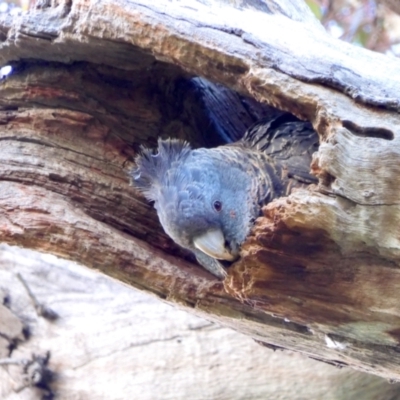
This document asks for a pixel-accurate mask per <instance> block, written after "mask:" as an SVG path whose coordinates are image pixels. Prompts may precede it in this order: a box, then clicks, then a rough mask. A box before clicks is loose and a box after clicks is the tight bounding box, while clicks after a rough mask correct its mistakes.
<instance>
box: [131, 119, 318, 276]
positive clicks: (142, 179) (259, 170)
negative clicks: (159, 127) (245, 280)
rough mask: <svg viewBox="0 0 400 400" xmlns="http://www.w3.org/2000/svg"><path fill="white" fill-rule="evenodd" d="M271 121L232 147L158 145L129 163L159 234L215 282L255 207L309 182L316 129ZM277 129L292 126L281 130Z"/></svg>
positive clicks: (171, 141)
mask: <svg viewBox="0 0 400 400" xmlns="http://www.w3.org/2000/svg"><path fill="white" fill-rule="evenodd" d="M285 115H287V114H285ZM286 118H287V117H286ZM293 118H294V117H293ZM274 121H275V120H273V121H272V122H271V121H260V122H259V123H257V124H256V125H254V126H253V127H251V128H250V129H249V130H248V131H247V132H246V134H245V136H244V137H243V139H242V140H240V141H239V142H236V143H233V144H227V145H224V146H220V147H217V148H213V149H205V148H200V149H191V147H190V146H189V144H188V143H186V142H182V141H179V140H175V139H167V140H161V139H160V140H159V141H158V152H157V153H156V154H154V153H153V151H152V150H149V149H143V150H142V154H141V155H139V156H138V157H137V158H136V160H135V162H136V165H137V169H136V170H135V171H134V173H133V174H132V175H133V183H134V185H135V186H136V187H137V188H139V189H140V190H141V191H142V192H143V193H144V195H145V196H146V197H147V199H148V200H150V201H154V206H155V208H156V210H157V214H158V217H159V220H160V222H161V225H162V226H163V228H164V230H165V232H166V233H167V234H168V235H169V236H170V237H171V238H172V239H173V240H174V241H175V242H176V243H178V244H179V245H181V246H182V247H185V248H187V249H190V250H192V251H193V252H194V254H195V255H196V258H197V260H198V261H199V263H200V264H201V265H203V266H204V267H205V268H206V269H207V270H209V271H210V272H211V273H213V274H214V275H216V276H218V277H219V278H223V277H224V276H225V275H226V272H225V269H224V267H223V266H222V264H221V263H220V262H219V261H218V260H226V261H233V260H235V259H236V258H237V257H238V254H239V249H240V245H241V244H242V243H243V241H244V240H245V239H246V237H247V235H248V234H249V232H250V229H251V227H252V225H253V223H254V220H255V219H256V218H257V217H258V216H259V215H260V211H261V207H262V206H263V205H264V204H266V203H268V202H270V201H272V200H273V199H274V198H277V197H280V196H282V195H286V194H288V193H289V192H290V190H291V189H292V188H293V186H296V187H298V186H299V185H302V186H304V185H307V184H309V183H311V182H314V181H315V178H314V177H313V176H312V175H310V174H309V172H308V171H309V168H310V162H311V155H312V152H313V151H314V150H315V147H316V146H315V143H318V137H317V135H316V133H315V131H313V130H312V128H311V127H310V125H309V124H308V123H304V122H301V121H298V120H297V119H296V121H284V122H283V123H281V124H278V125H277V127H279V128H280V129H277V128H276V127H273V126H271V125H272V124H273V123H274ZM284 124H286V125H287V124H291V125H290V129H286V132H283V131H284V129H283V130H282V125H284ZM293 124H297V125H298V124H300V125H299V126H295V125H293ZM305 124H307V126H305ZM286 128H288V126H287V127H286ZM301 128H302V129H301ZM305 128H306V129H305ZM296 129H298V130H299V131H300V132H303V133H304V134H303V140H300V139H299V138H300V137H301V136H302V135H301V133H299V132H297V134H296V135H294V132H295V131H296ZM279 132H280V133H281V134H282V133H284V134H283V136H282V137H280V135H279V134H278V133H279ZM274 136H275V138H274ZM291 136H292V137H291ZM310 137H311V139H310ZM292 143H297V145H296V146H295V147H296V149H295V151H293V146H291V144H292ZM290 149H292V150H290Z"/></svg>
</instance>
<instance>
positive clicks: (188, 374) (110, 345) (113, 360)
mask: <svg viewBox="0 0 400 400" xmlns="http://www.w3.org/2000/svg"><path fill="white" fill-rule="evenodd" d="M17 272H18V273H19V274H20V275H21V276H22V277H23V279H24V280H25V281H26V282H27V284H28V285H29V288H30V290H31V291H32V293H33V294H34V295H35V296H36V298H37V300H38V301H39V302H41V303H42V304H44V305H46V306H47V307H51V308H52V309H53V310H54V311H55V312H57V314H58V316H59V318H58V320H56V321H54V322H51V321H47V320H45V319H43V318H41V317H38V316H37V314H36V313H35V310H34V307H33V304H32V302H31V301H30V299H29V296H28V294H27V292H26V290H25V289H24V287H23V286H22V284H21V283H20V282H19V281H18V279H17V278H16V276H15V274H16V273H17ZM44 277H46V282H45V283H44V282H43V278H44ZM0 279H1V284H0V285H1V286H4V287H7V288H8V289H7V292H8V296H9V299H10V307H11V311H10V310H9V309H8V308H6V307H2V306H1V305H0V312H1V311H2V310H3V309H4V310H5V311H6V312H8V313H9V314H11V315H13V317H14V319H16V321H17V324H19V325H22V324H21V322H20V319H21V320H22V321H24V324H25V325H26V326H27V327H28V328H29V329H30V332H31V335H30V337H29V339H28V340H25V341H24V340H21V339H20V342H19V344H18V346H17V348H16V349H15V350H14V351H13V352H12V358H13V359H14V360H22V359H29V358H30V357H31V354H32V353H33V352H34V353H36V354H37V355H42V354H45V353H46V352H47V351H50V352H51V357H50V363H49V367H50V368H51V370H52V372H53V373H54V374H56V379H54V380H53V381H52V382H51V384H50V385H49V386H50V388H51V390H52V391H53V393H54V394H55V398H56V399H58V398H59V399H63V400H70V399H71V400H72V399H74V400H75V399H79V400H104V399H107V400H116V399H126V398H140V399H141V400H146V399H149V400H154V399H162V400H167V399H173V400H175V399H186V398H190V399H192V400H201V399H217V398H218V399H221V400H222V399H226V400H230V399H252V400H256V399H260V400H264V399H269V398H273V399H276V400H285V399H300V398H304V399H309V398H318V399H321V400H359V399H363V400H390V399H396V398H398V395H399V393H400V384H394V385H393V384H390V383H389V382H387V381H385V380H384V379H382V378H379V377H374V376H371V375H367V374H363V373H360V372H358V371H352V370H351V369H349V368H336V367H333V366H331V365H327V364H322V363H320V362H317V361H314V360H310V359H309V358H307V357H302V356H301V355H299V354H293V353H290V352H282V351H279V350H277V351H275V352H274V351H272V350H269V349H262V348H261V347H260V346H259V345H258V344H257V343H255V342H254V341H253V340H251V338H248V337H245V336H243V335H240V334H238V333H237V332H234V331H232V330H231V329H227V328H224V327H222V326H218V325H216V324H213V323H210V322H208V321H205V320H203V319H201V318H197V317H195V316H193V315H189V314H188V313H186V312H184V311H182V310H179V309H177V308H173V307H170V306H168V305H167V304H162V303H161V302H160V301H158V300H157V299H155V298H151V297H150V296H148V295H145V294H144V293H143V294H142V293H139V292H137V291H133V290H131V289H130V288H129V287H126V286H124V285H122V284H121V283H120V282H116V281H113V280H111V279H109V278H107V277H105V276H102V275H100V274H99V273H96V272H94V271H93V272H92V271H89V270H87V269H84V268H83V267H81V266H79V265H76V264H73V263H69V262H66V261H64V260H60V259H56V258H54V257H48V256H47V255H41V254H38V253H36V254H35V253H33V252H31V251H26V250H25V251H22V250H21V249H16V248H4V246H3V247H1V248H0ZM12 313H14V314H12ZM15 315H17V316H18V317H19V318H20V319H18V318H17V317H16V316H15ZM8 326H9V325H8ZM16 331H17V330H16ZM4 333H6V334H7V335H9V336H11V335H12V336H14V337H15V336H16V335H17V334H16V333H11V332H9V331H7V332H4V330H2V325H1V324H0V335H2V334H4ZM18 336H19V337H20V336H21V333H19V335H18ZM18 336H17V337H18ZM0 350H1V344H0ZM110 366H112V367H110ZM20 381H21V367H20V366H8V367H3V368H0V398H1V399H2V400H14V399H15V400H37V399H40V398H41V396H40V394H41V391H40V389H38V388H26V389H25V390H23V391H20V392H19V393H15V392H14V389H15V388H16V387H19V385H20V384H21V382H20ZM42 394H43V393H42Z"/></svg>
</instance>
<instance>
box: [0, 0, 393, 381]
mask: <svg viewBox="0 0 400 400" xmlns="http://www.w3.org/2000/svg"><path fill="white" fill-rule="evenodd" d="M287 3H288V2H274V1H270V2H267V3H265V4H266V6H265V7H267V8H266V9H264V8H263V7H261V6H260V4H264V2H263V3H261V2H257V1H252V2H250V1H249V2H245V1H243V2H241V3H240V4H239V5H238V6H237V7H234V6H232V5H231V4H226V3H222V2H221V3H220V2H210V4H208V5H206V4H203V3H202V2H197V1H189V0H187V1H175V2H173V3H171V2H168V1H162V0H160V1H158V2H156V3H154V5H149V4H148V2H147V1H122V2H120V1H119V2H113V1H102V2H96V3H87V2H84V1H74V2H64V3H60V4H53V5H51V6H46V7H44V6H43V4H38V9H35V10H31V11H30V12H29V13H28V14H24V15H22V16H20V17H18V18H16V19H11V17H4V16H2V17H1V18H2V19H1V20H0V32H1V40H2V43H1V46H0V60H1V61H2V63H3V64H5V63H12V64H13V65H14V66H15V68H14V71H15V72H14V74H13V75H12V76H10V77H9V78H6V79H5V80H3V82H2V83H1V87H0V107H1V113H0V119H1V124H2V125H1V131H0V160H1V167H0V178H1V180H0V204H1V210H2V211H1V213H0V221H1V233H0V235H1V239H2V240H3V241H6V242H8V243H11V244H17V245H19V246H25V247H30V248H34V249H38V250H41V251H45V252H51V253H53V254H57V255H61V256H63V257H65V258H69V259H72V260H76V261H79V262H81V263H83V264H85V265H87V266H89V267H92V268H96V269H99V270H101V271H103V272H105V273H107V274H109V275H112V276H114V277H116V278H117V279H120V280H122V281H124V282H127V283H129V284H130V285H132V286H135V287H139V288H142V289H145V290H147V291H150V292H153V293H155V294H157V295H158V296H160V297H162V298H164V299H167V300H168V301H169V302H172V303H179V304H181V305H184V306H186V307H188V308H189V309H192V310H193V311H194V312H197V313H199V314H201V315H203V316H206V317H207V318H208V319H211V320H214V321H218V322H219V323H221V324H224V325H226V326H231V327H233V328H234V329H236V330H238V331H241V332H243V333H245V334H247V335H250V336H252V337H254V338H256V339H257V340H260V341H262V342H266V343H270V344H273V345H276V346H281V347H285V348H289V349H293V350H296V351H299V352H302V353H305V354H308V355H312V356H313V357H315V358H318V359H323V360H326V361H329V362H337V363H340V364H343V365H350V366H352V367H354V368H357V369H360V370H363V371H368V372H372V373H375V374H378V375H381V376H383V377H386V378H390V379H399V378H400V367H399V365H400V355H399V354H400V353H399V344H400V341H399V340H400V336H399V329H400V319H399V315H400V310H399V306H398V301H397V288H398V287H400V275H399V271H400V270H399V261H400V252H399V248H400V235H399V231H398V226H399V215H400V214H399V204H400V201H399V198H398V190H397V186H398V184H397V176H399V172H400V171H399V168H400V167H399V165H400V162H399V161H400V159H399V158H400V157H399V153H400V152H399V150H398V149H399V148H400V147H399V146H398V141H399V140H400V132H399V126H400V124H399V114H398V111H399V105H400V102H399V93H400V80H399V79H398V76H399V75H398V71H399V70H400V69H399V67H400V63H399V61H397V60H396V59H394V58H389V57H386V56H384V55H380V54H375V53H372V52H369V51H366V50H364V49H361V48H357V47H353V46H351V45H348V44H345V43H343V42H339V41H337V40H334V39H333V38H331V37H329V36H328V35H327V34H326V33H325V32H324V31H323V29H322V27H321V26H319V25H318V23H317V21H315V20H314V19H313V17H312V16H311V15H310V14H308V13H307V9H306V8H305V7H304V4H303V3H302V2H300V1H299V2H291V3H292V5H290V6H288V5H287ZM210 5H213V6H210ZM250 6H252V7H250ZM222 16H223V17H222ZM222 21H223V22H222ZM196 76H202V77H205V78H208V79H209V80H211V81H213V82H215V83H218V84H223V85H225V86H226V87H228V88H230V89H232V90H236V91H237V92H239V93H240V94H241V95H245V96H250V97H252V98H254V99H256V100H258V101H260V102H262V103H267V104H269V105H272V106H275V107H277V108H279V109H282V110H285V111H290V112H292V113H293V114H295V115H296V116H298V117H300V118H302V119H307V120H309V121H311V122H312V123H313V125H314V128H315V129H316V130H317V131H318V133H319V135H320V138H321V146H320V150H319V151H318V153H317V154H316V155H315V159H314V162H313V165H312V169H313V171H314V173H315V174H316V175H317V176H318V177H319V180H320V182H319V185H318V187H315V188H313V190H303V191H298V192H296V193H294V194H293V195H291V196H290V197H288V198H282V199H279V200H277V201H274V202H272V203H271V204H269V205H268V206H267V207H266V208H265V210H264V215H263V217H261V218H260V219H259V220H258V221H257V223H256V226H255V229H254V231H253V233H252V235H251V237H250V238H249V239H248V241H247V242H246V244H245V245H244V246H243V250H242V258H241V260H240V261H239V262H238V263H236V264H235V265H234V266H233V267H231V269H230V272H229V276H228V278H227V279H226V281H225V282H224V284H221V283H220V282H218V281H216V280H215V279H213V277H211V276H209V275H208V274H207V273H206V272H204V271H202V270H201V269H200V268H198V267H196V266H195V265H193V264H192V262H191V259H190V255H188V254H186V253H184V252H183V251H181V250H180V249H177V247H176V246H175V245H174V244H173V243H171V241H170V240H169V239H168V238H167V237H166V236H165V234H163V233H162V231H161V230H160V227H159V224H158V222H157V219H156V216H155V214H154V212H153V210H152V208H151V206H150V205H148V204H147V203H146V202H145V200H144V199H143V198H142V197H141V196H140V195H139V194H138V193H137V192H136V191H135V190H134V189H133V188H131V187H130V186H129V182H128V178H127V171H128V170H129V169H130V168H132V166H133V165H132V158H133V156H134V154H135V153H136V152H137V151H138V149H139V146H140V144H146V145H152V144H154V143H155V140H156V137H158V136H160V135H163V136H174V137H180V138H186V139H188V140H190V141H191V142H192V143H194V144H196V145H216V144H218V143H222V142H223V141H224V140H228V139H229V138H234V137H237V134H238V132H237V131H240V130H241V128H242V126H240V123H238V122H237V120H238V118H237V115H243V118H240V120H242V121H249V122H251V121H252V120H253V119H255V118H256V117H257V116H259V115H263V114H264V113H267V112H268V111H267V110H264V109H263V108H262V107H260V106H259V105H255V104H254V103H252V101H251V100H248V103H246V101H247V100H244V99H243V97H240V96H239V95H238V94H234V93H232V92H229V91H228V90H227V89H221V88H218V87H213V88H212V89H210V90H209V91H208V92H207V91H202V90H201V88H200V86H199V85H196V84H195V83H196V82H195V81H194V80H193V79H192V78H193V77H196ZM204 85H206V86H207V84H204ZM210 87H211V86H210ZM199 88H200V89H199ZM213 92H214V93H218V94H217V95H216V96H214V97H213V95H212V93H213ZM199 93H200V94H199ZM204 93H206V94H205V95H204V96H203V94H204ZM224 93H225V94H224ZM213 99H214V100H213ZM215 99H217V101H216V100H215ZM225 99H227V100H226V103H225ZM211 104H214V105H215V104H218V105H219V104H221V107H210V105H211ZM226 104H229V107H226ZM247 104H250V106H249V107H248V106H247ZM240 112H242V113H243V114H240ZM230 114H233V115H234V121H235V122H234V123H231V122H229V121H232V120H230ZM245 125H246V126H247V122H246V123H243V128H244V126H245ZM232 126H235V127H238V126H240V129H239V128H236V130H237V131H236V130H234V129H232V128H231V127H232Z"/></svg>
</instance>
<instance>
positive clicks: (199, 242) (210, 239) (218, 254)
mask: <svg viewBox="0 0 400 400" xmlns="http://www.w3.org/2000/svg"><path fill="white" fill-rule="evenodd" d="M193 243H194V245H195V247H196V248H197V249H199V250H200V251H202V252H203V253H205V254H207V255H208V256H210V257H213V258H216V259H217V260H227V261H234V260H235V259H236V258H237V254H232V253H231V252H230V251H228V250H227V249H226V247H225V238H224V234H223V233H222V231H221V229H214V230H211V231H207V232H206V233H205V234H203V235H200V236H197V237H196V238H195V239H194V240H193Z"/></svg>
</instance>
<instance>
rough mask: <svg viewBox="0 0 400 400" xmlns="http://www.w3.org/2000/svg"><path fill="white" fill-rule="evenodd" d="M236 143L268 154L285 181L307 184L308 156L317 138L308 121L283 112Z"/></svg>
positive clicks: (310, 177)
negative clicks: (291, 179)
mask: <svg viewBox="0 0 400 400" xmlns="http://www.w3.org/2000/svg"><path fill="white" fill-rule="evenodd" d="M240 144H241V145H242V146H246V147H248V148H251V149H254V150H258V151H261V152H263V153H264V154H266V155H268V156H269V157H270V158H271V159H272V160H273V161H274V162H276V163H277V164H280V165H281V166H283V167H284V168H285V170H286V171H287V175H288V178H293V179H295V180H297V181H299V182H302V183H305V184H310V183H317V181H318V180H317V178H316V177H315V176H313V175H311V174H310V172H309V171H310V165H311V160H312V154H313V153H314V152H315V151H317V150H318V147H319V137H318V134H317V132H316V131H315V130H314V129H313V127H312V125H311V124H310V123H309V122H304V121H300V120H299V119H298V118H296V117H295V116H294V115H291V114H288V113H285V114H283V115H281V116H279V117H277V118H275V119H272V120H270V119H269V120H267V119H262V120H260V121H258V122H257V123H255V124H254V125H252V126H251V127H250V128H249V129H248V130H247V131H246V133H245V134H244V137H243V138H242V139H241V141H240Z"/></svg>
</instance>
